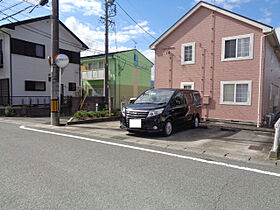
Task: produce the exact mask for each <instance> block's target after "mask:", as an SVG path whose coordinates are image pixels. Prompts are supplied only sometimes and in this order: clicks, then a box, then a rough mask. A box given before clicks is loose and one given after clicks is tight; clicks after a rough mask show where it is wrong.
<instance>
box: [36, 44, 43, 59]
mask: <svg viewBox="0 0 280 210" xmlns="http://www.w3.org/2000/svg"><path fill="white" fill-rule="evenodd" d="M35 50H36V53H35V54H36V57H39V58H43V57H44V56H45V55H44V46H43V45H38V44H36V45H35Z"/></svg>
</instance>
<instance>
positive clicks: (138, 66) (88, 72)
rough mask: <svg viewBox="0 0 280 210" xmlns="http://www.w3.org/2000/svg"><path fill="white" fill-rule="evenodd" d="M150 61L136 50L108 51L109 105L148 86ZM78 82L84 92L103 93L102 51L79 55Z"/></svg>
mask: <svg viewBox="0 0 280 210" xmlns="http://www.w3.org/2000/svg"><path fill="white" fill-rule="evenodd" d="M152 67H153V63H152V62H151V61H150V60H149V59H147V58H146V57H145V56H144V55H143V54H142V53H140V52H139V51H138V50H136V49H133V50H127V51H120V52H115V53H109V75H110V77H109V86H110V96H111V97H112V98H113V101H112V104H113V108H115V109H120V107H121V103H127V102H128V101H129V99H130V98H133V97H137V96H138V95H139V94H141V93H142V92H144V91H145V90H148V89H150V88H151V68H152ZM81 69H82V85H83V90H84V92H86V93H87V94H88V96H103V95H104V75H105V74H104V73H105V55H104V54H100V55H94V56H87V57H82V58H81Z"/></svg>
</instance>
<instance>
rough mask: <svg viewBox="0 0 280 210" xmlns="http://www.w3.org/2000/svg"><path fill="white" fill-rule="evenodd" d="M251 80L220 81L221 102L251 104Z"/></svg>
mask: <svg viewBox="0 0 280 210" xmlns="http://www.w3.org/2000/svg"><path fill="white" fill-rule="evenodd" d="M251 91H252V81H227V82H221V96H220V97H221V98H220V103H221V104H230V105H251Z"/></svg>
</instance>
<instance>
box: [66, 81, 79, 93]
mask: <svg viewBox="0 0 280 210" xmlns="http://www.w3.org/2000/svg"><path fill="white" fill-rule="evenodd" d="M74 84H75V85H74ZM72 85H74V87H75V88H72V87H73V86H72ZM68 91H69V92H70V91H77V84H76V82H69V83H68Z"/></svg>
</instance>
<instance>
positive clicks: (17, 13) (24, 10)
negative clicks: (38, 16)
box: [0, 6, 32, 21]
mask: <svg viewBox="0 0 280 210" xmlns="http://www.w3.org/2000/svg"><path fill="white" fill-rule="evenodd" d="M31 7H32V6H28V7H26V8H24V9H22V10H20V11H18V12H16V13H14V14H11V15H9V16H7V17H4V18H2V19H0V21H2V20H6V19H8V18H10V17H13V16H15V15H17V14H19V13H21V12H23V11H25V10H27V9H29V8H31Z"/></svg>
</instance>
